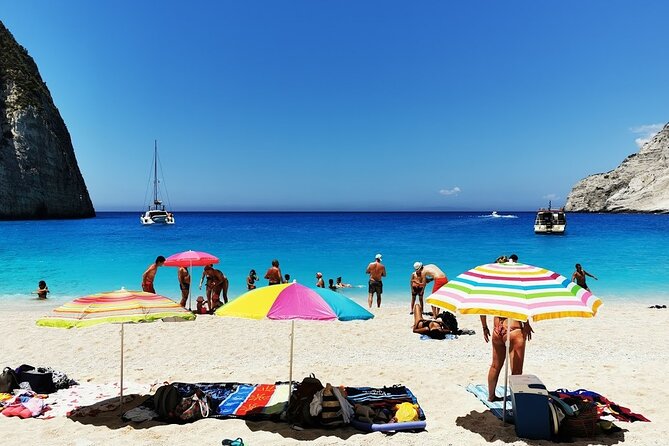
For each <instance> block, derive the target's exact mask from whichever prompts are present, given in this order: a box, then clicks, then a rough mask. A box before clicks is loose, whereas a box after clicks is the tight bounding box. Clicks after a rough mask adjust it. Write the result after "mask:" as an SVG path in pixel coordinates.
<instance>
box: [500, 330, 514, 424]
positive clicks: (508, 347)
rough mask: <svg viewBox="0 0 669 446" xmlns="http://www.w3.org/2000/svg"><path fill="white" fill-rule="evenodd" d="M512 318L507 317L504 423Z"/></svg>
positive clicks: (503, 419)
mask: <svg viewBox="0 0 669 446" xmlns="http://www.w3.org/2000/svg"><path fill="white" fill-rule="evenodd" d="M511 322H512V320H511V319H507V324H508V325H507V327H506V345H505V347H506V348H505V350H506V351H505V353H506V361H504V405H503V406H502V407H503V410H502V424H506V394H507V393H508V392H507V389H508V387H507V386H508V385H509V361H511V341H510V336H511V330H510V327H511Z"/></svg>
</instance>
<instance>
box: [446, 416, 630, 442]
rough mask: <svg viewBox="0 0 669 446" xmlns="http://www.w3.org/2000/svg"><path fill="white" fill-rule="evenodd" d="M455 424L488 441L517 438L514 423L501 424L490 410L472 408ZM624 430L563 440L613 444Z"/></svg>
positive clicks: (511, 440)
mask: <svg viewBox="0 0 669 446" xmlns="http://www.w3.org/2000/svg"><path fill="white" fill-rule="evenodd" d="M455 424H456V425H458V426H460V427H462V428H464V429H467V430H468V431H470V432H473V433H475V434H479V435H480V436H481V438H483V439H484V440H485V441H487V442H488V443H493V442H495V441H498V440H500V441H502V442H504V443H513V442H515V441H518V440H519V438H518V435H516V430H515V427H514V425H513V424H509V423H507V424H502V422H501V421H500V420H499V419H498V418H497V417H495V416H494V415H493V414H492V412H490V411H485V412H476V411H474V410H472V411H471V412H470V413H469V414H467V415H465V416H463V417H458V418H456V420H455ZM625 432H627V430H626V429H623V430H621V431H620V432H616V433H612V434H610V435H605V434H598V435H597V436H595V437H593V438H573V439H571V441H570V440H565V442H568V443H569V444H570V445H573V446H588V445H614V444H618V443H623V442H624V441H625ZM522 440H523V441H524V442H526V443H527V444H528V445H549V444H554V442H552V441H550V440H530V439H525V438H523V439H522Z"/></svg>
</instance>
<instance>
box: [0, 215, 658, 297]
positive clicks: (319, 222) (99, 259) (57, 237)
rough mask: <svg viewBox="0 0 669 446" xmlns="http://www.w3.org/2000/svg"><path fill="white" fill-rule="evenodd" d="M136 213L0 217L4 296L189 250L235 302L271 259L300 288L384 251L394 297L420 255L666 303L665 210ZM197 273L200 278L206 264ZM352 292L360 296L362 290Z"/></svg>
mask: <svg viewBox="0 0 669 446" xmlns="http://www.w3.org/2000/svg"><path fill="white" fill-rule="evenodd" d="M500 214H508V213H505V212H500ZM138 215H139V214H138V213H101V214H100V215H99V216H98V217H97V218H94V219H88V220H67V221H21V222H0V262H1V263H2V265H3V267H2V270H1V271H2V272H1V273H0V299H3V300H6V299H11V300H15V301H16V300H25V299H28V298H29V296H28V295H29V293H30V291H32V290H34V289H36V287H37V282H38V281H39V280H41V279H44V280H46V282H47V284H48V285H49V288H50V289H51V291H52V295H51V296H50V297H52V298H54V299H58V300H64V299H67V298H71V297H76V296H80V295H84V294H88V293H92V292H99V291H109V290H115V289H119V288H120V287H125V288H127V289H140V282H141V275H142V273H143V272H144V270H145V269H146V267H147V266H148V265H149V264H150V263H152V262H153V261H154V260H155V257H156V256H157V255H164V256H165V257H167V256H169V255H171V254H173V253H176V252H180V251H185V250H188V249H193V250H199V251H207V252H210V253H212V254H214V255H217V256H218V257H219V258H220V259H221V263H220V264H219V265H218V268H219V269H221V270H223V271H224V272H225V274H226V275H227V276H228V277H229V279H230V296H231V297H235V296H237V295H239V294H241V293H242V292H243V291H244V290H245V278H246V275H247V274H248V271H249V269H251V268H254V269H255V270H256V271H258V274H259V275H260V276H261V277H262V276H263V275H264V272H265V270H266V269H267V268H268V267H269V266H270V262H271V260H272V259H273V258H277V259H279V261H280V263H281V265H280V266H281V269H282V271H283V272H284V273H288V274H290V275H291V279H297V280H298V281H299V282H301V283H304V284H308V285H313V284H314V283H315V278H314V275H315V273H316V272H317V271H321V272H323V276H324V278H325V280H326V283H327V279H329V278H332V279H336V277H337V276H342V277H343V280H344V282H348V283H352V284H354V285H361V286H364V285H365V284H366V282H367V276H366V275H365V274H364V272H365V268H366V266H367V264H368V263H369V262H370V261H372V260H373V258H374V255H375V254H376V253H377V252H380V253H382V254H383V260H384V263H385V264H386V268H387V270H388V278H387V280H385V282H384V284H385V285H384V286H385V298H386V299H387V300H389V301H394V302H400V301H406V300H407V299H408V288H409V276H410V274H411V272H412V265H413V263H414V262H415V261H417V260H419V261H422V262H423V263H436V264H437V265H439V266H440V267H441V268H442V269H443V270H444V271H445V272H446V274H447V275H448V276H449V277H452V276H456V275H457V274H459V273H461V272H463V271H465V270H466V269H469V268H471V267H474V266H476V265H478V264H481V263H487V262H491V261H494V259H495V258H496V257H497V256H499V255H502V254H507V255H509V254H511V253H516V254H518V256H519V257H520V261H521V262H524V263H530V264H533V265H538V266H543V267H545V268H548V269H552V270H555V271H557V272H559V273H561V274H563V275H566V276H568V277H571V274H572V272H573V271H574V264H575V263H577V262H578V263H581V264H582V265H583V267H584V268H585V269H586V270H587V271H589V272H590V273H592V274H594V275H595V276H597V277H598V278H599V281H595V280H593V279H589V280H588V282H589V285H590V286H591V289H592V291H593V292H594V293H595V294H597V295H598V296H600V297H602V298H603V299H604V300H606V299H647V298H648V297H649V296H653V299H654V301H657V303H666V301H667V300H669V299H668V297H669V291H667V286H666V282H667V274H668V273H669V232H668V229H669V216H667V215H586V214H570V215H568V232H567V234H566V235H564V236H545V235H544V236H541V235H535V234H534V233H533V226H532V225H533V221H534V213H514V214H513V215H514V216H515V217H516V218H491V217H489V216H485V215H484V213H180V214H177V216H176V217H177V224H176V225H174V226H170V227H168V226H157V225H154V226H150V227H143V226H141V225H140V224H139V218H138ZM194 270H195V271H194V279H195V278H198V277H199V276H200V274H201V271H202V270H201V269H200V268H194ZM195 280H196V279H195ZM261 283H263V284H264V283H266V282H265V281H262V282H261ZM156 290H157V291H158V292H159V293H161V294H164V295H166V296H170V297H173V298H175V299H176V298H177V296H179V290H178V285H177V281H176V269H175V268H169V267H163V268H161V269H160V270H159V272H158V275H157V278H156ZM347 294H349V295H350V296H351V297H354V298H359V299H365V298H366V288H362V287H361V288H355V289H352V290H348V292H347ZM33 297H34V296H33Z"/></svg>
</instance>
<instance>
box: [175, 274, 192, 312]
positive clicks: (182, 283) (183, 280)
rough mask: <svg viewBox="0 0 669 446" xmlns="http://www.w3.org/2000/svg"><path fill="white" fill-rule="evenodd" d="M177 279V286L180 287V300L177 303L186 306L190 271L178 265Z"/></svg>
mask: <svg viewBox="0 0 669 446" xmlns="http://www.w3.org/2000/svg"><path fill="white" fill-rule="evenodd" d="M177 280H179V288H180V289H181V302H179V305H181V306H182V307H184V308H186V301H187V300H188V294H189V293H190V273H189V272H188V268H186V267H185V266H181V267H179V269H178V270H177Z"/></svg>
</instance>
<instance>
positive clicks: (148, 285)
mask: <svg viewBox="0 0 669 446" xmlns="http://www.w3.org/2000/svg"><path fill="white" fill-rule="evenodd" d="M142 291H145V292H147V293H153V294H156V290H155V288H153V282H142Z"/></svg>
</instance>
